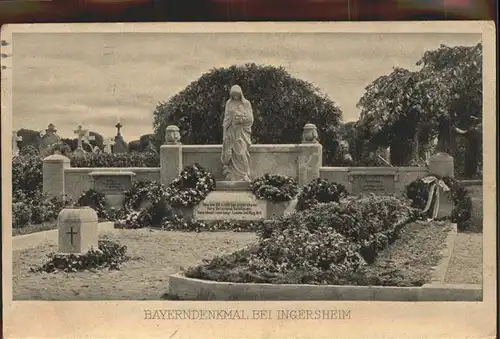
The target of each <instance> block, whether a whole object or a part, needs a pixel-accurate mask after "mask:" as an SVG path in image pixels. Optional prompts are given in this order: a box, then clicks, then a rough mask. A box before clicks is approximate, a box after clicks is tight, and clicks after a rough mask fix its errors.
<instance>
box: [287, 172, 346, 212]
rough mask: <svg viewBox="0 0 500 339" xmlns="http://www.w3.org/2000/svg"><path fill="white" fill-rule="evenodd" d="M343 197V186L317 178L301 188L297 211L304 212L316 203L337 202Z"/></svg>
mask: <svg viewBox="0 0 500 339" xmlns="http://www.w3.org/2000/svg"><path fill="white" fill-rule="evenodd" d="M345 196H347V190H346V188H345V187H344V186H343V185H341V184H336V183H333V182H332V183H330V182H329V181H328V180H327V179H320V178H317V179H314V180H312V181H311V182H310V183H308V184H306V185H304V186H303V187H302V190H301V191H300V194H299V196H298V199H297V200H298V201H297V210H299V211H301V210H306V209H309V208H311V207H312V206H315V205H316V204H318V203H328V202H339V200H340V198H342V197H345Z"/></svg>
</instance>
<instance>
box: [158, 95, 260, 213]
mask: <svg viewBox="0 0 500 339" xmlns="http://www.w3.org/2000/svg"><path fill="white" fill-rule="evenodd" d="M252 124H253V112H252V105H251V103H250V101H248V100H247V99H246V98H245V96H244V95H243V91H242V89H241V87H240V86H238V85H234V86H233V87H231V90H230V93H229V99H228V100H227V102H226V106H225V111H224V120H223V124H222V128H223V133H222V135H223V140H222V154H221V165H222V173H223V175H224V178H225V180H224V181H218V182H217V183H216V190H215V191H213V192H211V193H210V194H209V195H208V196H207V197H206V199H205V200H204V201H203V202H201V203H200V204H199V205H197V206H196V207H195V208H194V213H193V216H194V218H195V219H197V220H204V221H211V220H224V219H230V220H257V219H261V218H265V217H266V216H267V203H266V201H263V200H259V199H257V198H256V197H255V196H254V195H253V193H252V192H251V191H250V187H249V183H250V180H251V179H250V175H251V174H250V152H249V149H250V145H251V132H252ZM167 135H168V131H167Z"/></svg>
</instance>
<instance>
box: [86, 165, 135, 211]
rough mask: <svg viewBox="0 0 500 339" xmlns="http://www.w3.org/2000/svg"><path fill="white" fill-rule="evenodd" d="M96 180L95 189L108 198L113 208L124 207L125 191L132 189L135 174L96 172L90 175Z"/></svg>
mask: <svg viewBox="0 0 500 339" xmlns="http://www.w3.org/2000/svg"><path fill="white" fill-rule="evenodd" d="M89 175H90V176H91V177H93V180H94V189H95V190H96V191H98V192H101V193H102V194H104V195H105V196H106V200H107V201H108V204H109V205H110V206H111V207H118V208H119V207H122V206H123V201H124V200H125V191H126V190H128V189H130V188H131V187H132V178H133V177H134V176H135V173H134V172H125V171H124V172H121V171H114V172H111V171H102V172H99V171H96V172H91V173H89Z"/></svg>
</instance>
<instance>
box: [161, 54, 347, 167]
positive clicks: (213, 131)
mask: <svg viewBox="0 0 500 339" xmlns="http://www.w3.org/2000/svg"><path fill="white" fill-rule="evenodd" d="M234 84H238V85H240V86H241V87H242V89H243V92H244V95H245V97H246V98H247V99H248V100H250V101H251V103H252V107H253V114H254V125H253V128H252V129H253V131H252V134H253V136H252V137H253V142H255V143H297V142H300V140H301V135H302V129H303V127H304V125H305V124H306V123H313V124H316V126H317V127H318V134H319V137H320V142H321V143H322V144H323V147H324V150H325V151H324V162H325V164H331V163H332V161H333V159H334V154H335V150H336V148H337V146H338V141H337V134H338V133H337V126H338V125H339V122H340V120H341V118H342V112H341V110H340V108H339V107H338V106H337V105H336V104H335V103H334V102H333V101H332V100H331V99H330V98H328V97H327V96H326V95H324V94H322V93H321V92H320V91H319V89H318V88H317V87H315V86H314V85H313V84H311V83H309V82H306V81H304V80H301V79H297V78H294V77H292V76H291V75H290V74H289V73H288V72H287V71H286V70H285V69H284V68H283V67H279V68H277V67H273V66H262V65H256V64H253V63H252V64H246V65H243V66H231V67H228V68H216V69H212V70H211V71H209V72H208V73H205V74H203V75H202V76H201V77H200V78H199V79H198V80H196V81H194V82H192V83H190V84H189V85H188V86H187V87H186V88H185V89H184V90H182V91H181V92H179V93H178V94H176V95H174V96H173V97H171V98H170V99H169V100H168V101H167V102H160V103H159V104H158V105H157V107H156V110H155V112H154V131H155V140H156V143H159V142H160V140H164V137H165V128H166V127H167V126H168V125H170V124H174V125H177V126H178V127H179V129H180V133H181V138H182V139H181V140H182V142H183V143H185V144H220V143H221V142H222V128H221V126H222V119H223V113H224V105H225V102H226V101H227V99H228V95H229V89H230V87H231V86H232V85H234Z"/></svg>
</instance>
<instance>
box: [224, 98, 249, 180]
mask: <svg viewBox="0 0 500 339" xmlns="http://www.w3.org/2000/svg"><path fill="white" fill-rule="evenodd" d="M240 94H241V100H233V99H229V100H228V101H227V102H226V107H225V112H224V122H223V145H222V156H221V160H222V164H223V167H224V169H223V172H224V175H225V179H226V180H230V181H249V180H250V153H249V148H250V145H251V143H252V141H251V128H252V124H253V112H252V106H251V104H250V102H249V101H248V100H246V99H245V98H244V97H243V94H242V93H241V92H240ZM237 115H241V116H243V120H242V121H237V119H236V118H235V117H236V116H237Z"/></svg>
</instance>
